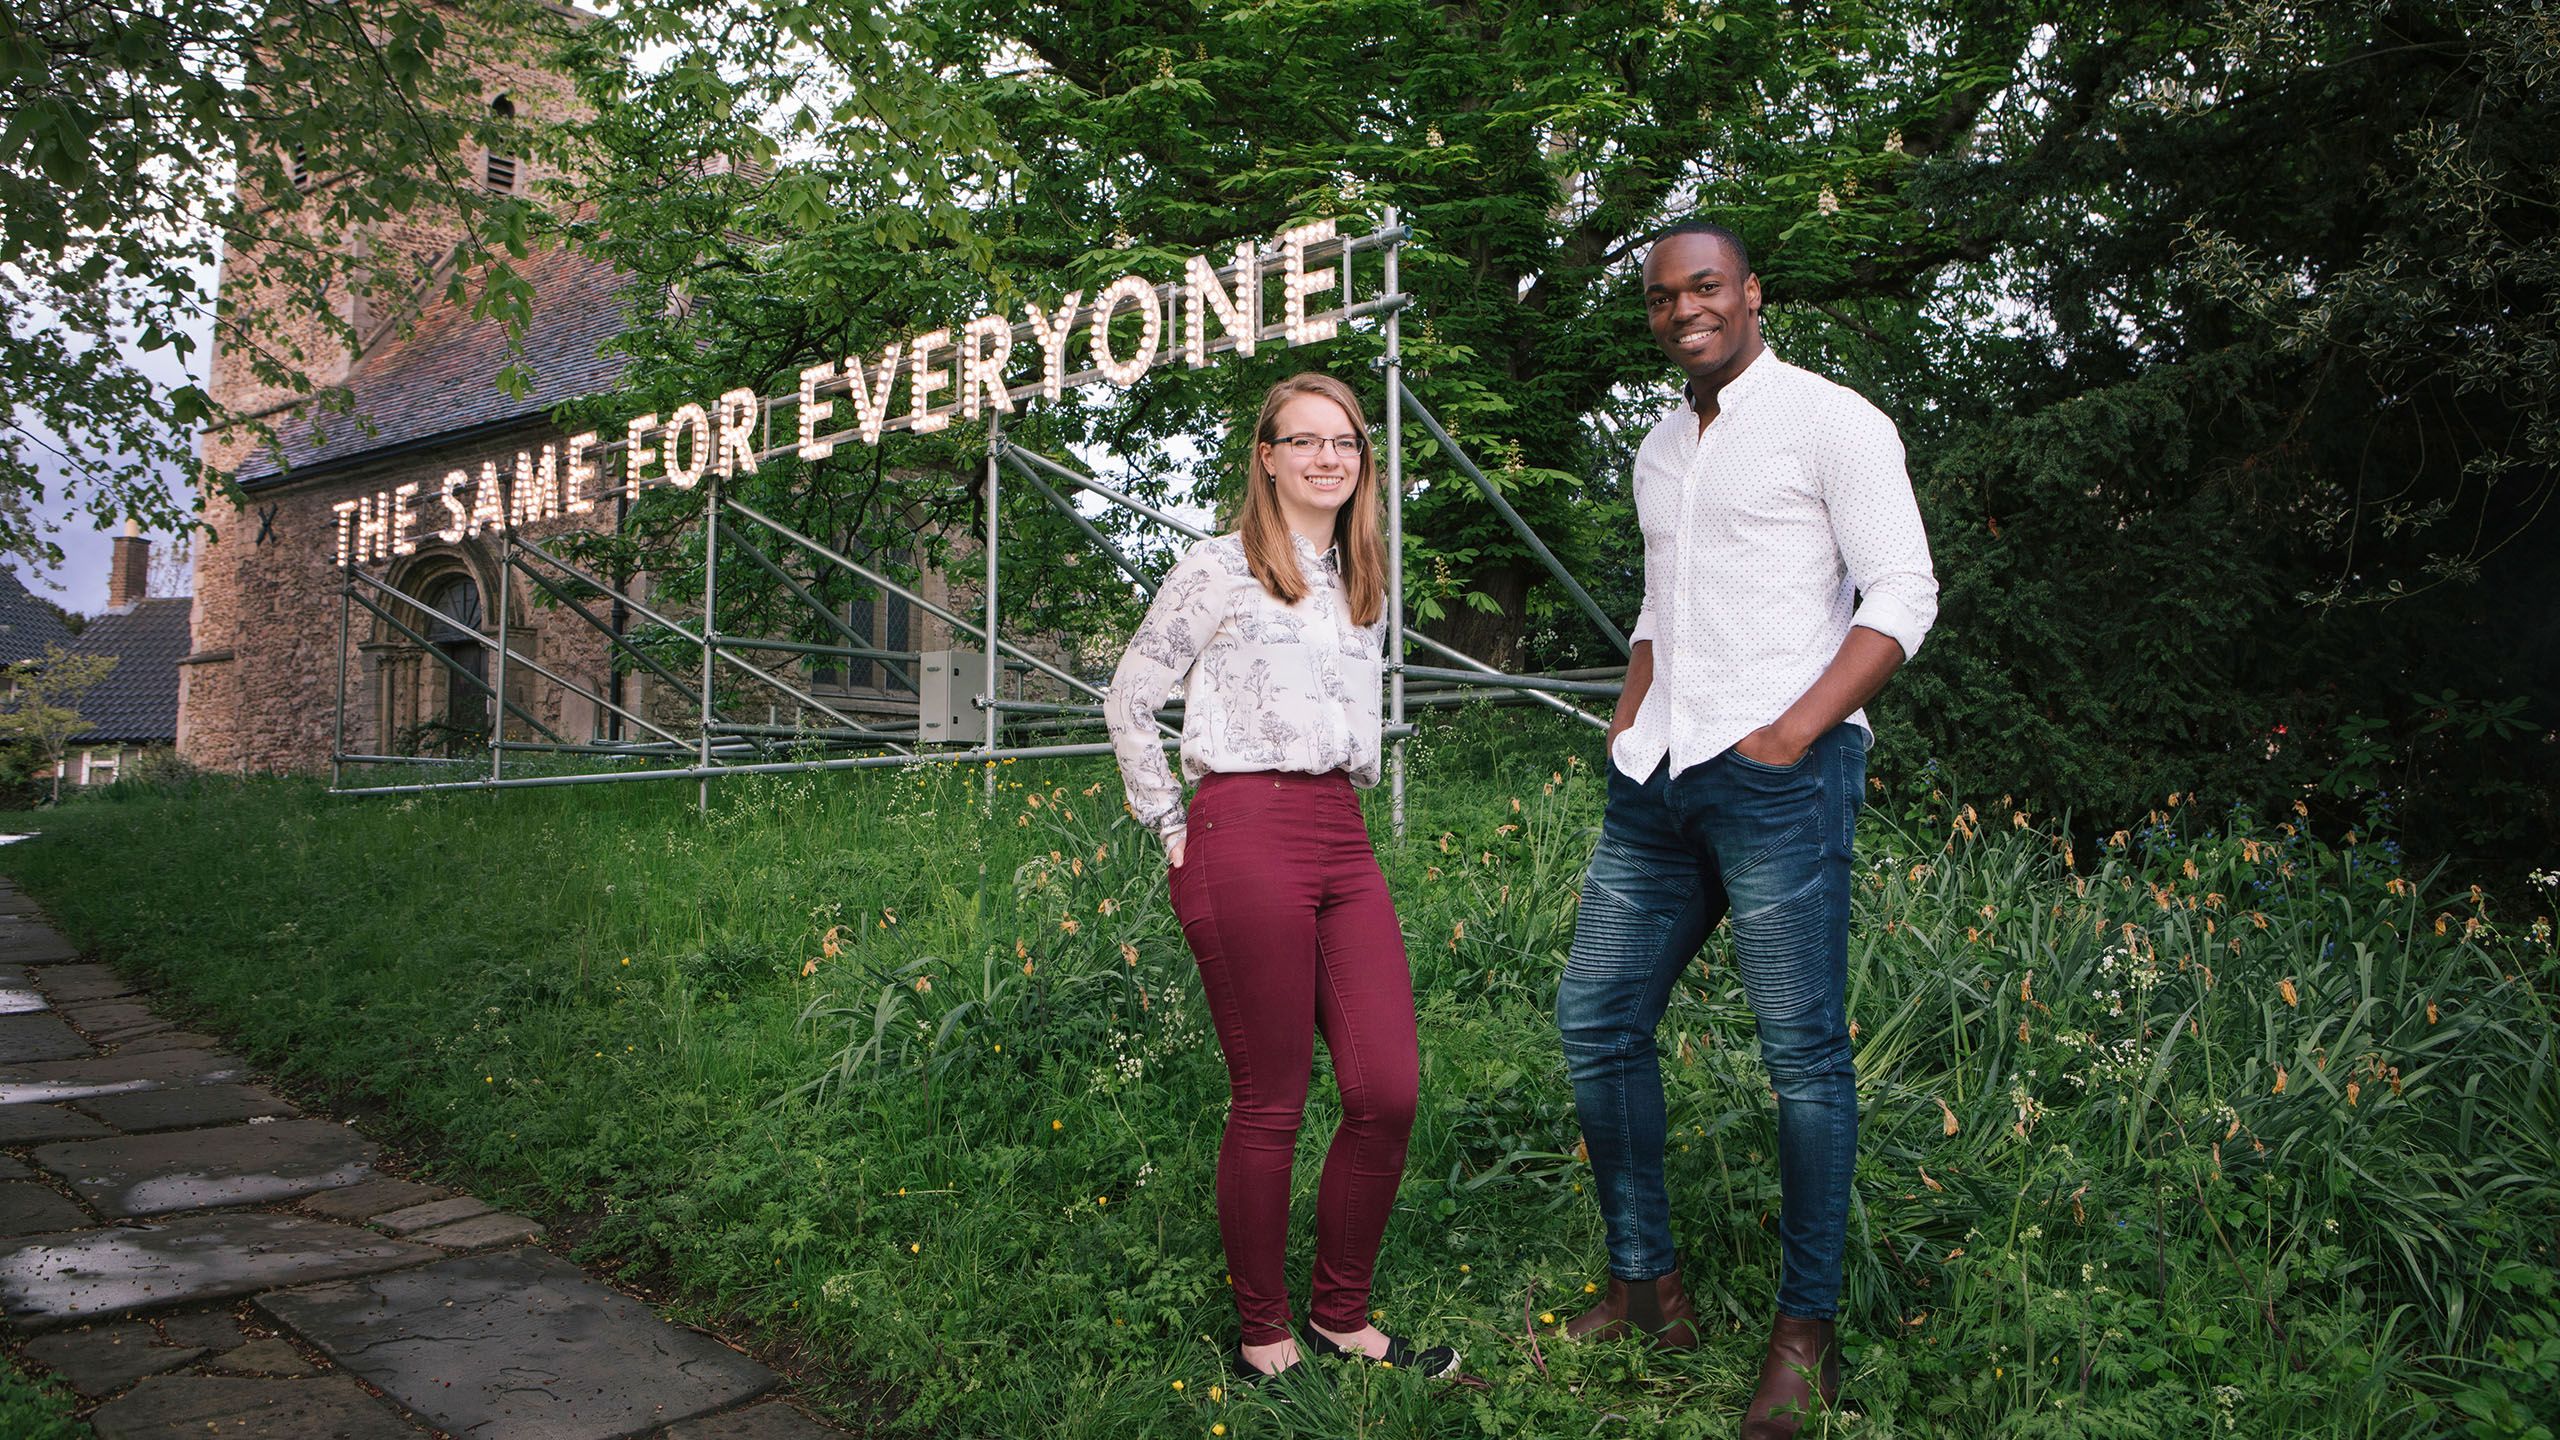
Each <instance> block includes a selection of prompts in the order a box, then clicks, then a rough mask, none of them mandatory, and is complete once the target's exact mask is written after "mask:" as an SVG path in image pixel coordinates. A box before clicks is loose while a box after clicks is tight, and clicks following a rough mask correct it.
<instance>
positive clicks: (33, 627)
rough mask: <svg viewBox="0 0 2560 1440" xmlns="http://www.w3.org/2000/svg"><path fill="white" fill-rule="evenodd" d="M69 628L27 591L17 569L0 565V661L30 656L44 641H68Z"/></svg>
mask: <svg viewBox="0 0 2560 1440" xmlns="http://www.w3.org/2000/svg"><path fill="white" fill-rule="evenodd" d="M70 643H71V629H70V627H69V626H67V625H64V624H63V623H62V617H61V616H59V615H56V614H55V613H53V610H52V608H51V607H49V606H47V605H46V604H45V603H44V602H43V601H41V600H38V599H37V598H36V597H35V595H34V593H33V592H31V591H29V590H28V589H27V587H26V583H25V582H24V581H22V580H20V579H19V578H18V575H17V572H16V571H14V570H11V569H9V568H8V567H7V566H5V565H0V665H14V664H16V663H18V662H19V661H21V660H34V659H37V658H38V657H40V656H42V655H43V654H44V647H46V646H47V645H69V644H70Z"/></svg>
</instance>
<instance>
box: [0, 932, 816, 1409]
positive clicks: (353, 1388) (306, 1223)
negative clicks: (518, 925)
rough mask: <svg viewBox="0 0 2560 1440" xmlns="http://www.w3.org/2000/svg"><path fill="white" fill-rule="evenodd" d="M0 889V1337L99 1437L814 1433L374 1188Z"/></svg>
mask: <svg viewBox="0 0 2560 1440" xmlns="http://www.w3.org/2000/svg"><path fill="white" fill-rule="evenodd" d="M375 1151H376V1147H375V1145H374V1143H373V1142H372V1141H370V1140H367V1139H365V1138H364V1136H362V1135H360V1134H358V1133H357V1132H356V1131H355V1130H354V1129H352V1128H350V1127H349V1126H346V1125H342V1124H338V1123H335V1122H332V1121H328V1120H321V1119H315V1118H313V1117H311V1116H307V1115H304V1114H303V1113H302V1112H300V1111H298V1110H296V1109H295V1108H294V1107H293V1106H292V1105H291V1104H289V1103H287V1102H286V1101H284V1100H283V1099H281V1098H279V1097H277V1096H276V1095H274V1094H272V1093H270V1092H269V1091H267V1090H264V1089H261V1088H260V1087H259V1086H257V1085H256V1084H254V1083H252V1079H251V1077H250V1076H249V1074H248V1073H247V1071H246V1068H245V1067H244V1066H243V1065H242V1063H241V1062H240V1061H239V1060H238V1059H237V1058H235V1057H233V1056H230V1055H226V1054H224V1053H223V1052H222V1050H221V1048H220V1047H219V1046H218V1045H217V1044H216V1043H215V1042H214V1041H213V1040H212V1039H211V1038H209V1037H207V1036H204V1035H198V1034H193V1033H190V1032H188V1031H184V1030H181V1029H179V1028H177V1026H176V1025H175V1024H173V1023H172V1022H170V1021H167V1020H163V1019H161V1018H160V1017H159V1016H157V1015H155V1014H154V1013H152V1009H151V1006H150V1004H149V1003H148V1001H147V1000H146V999H144V998H143V997H141V996H139V995H137V994H136V993H135V987H134V986H132V985H131V984H129V983H127V982H126V981H124V980H123V979H122V978H120V977H119V976H118V975H117V974H116V973H115V972H114V971H113V970H111V969H109V968H108V967H106V966H104V965H97V964H84V963H82V962H81V960H80V957H79V956H78V954H77V953H75V952H74V951H73V950H72V948H71V946H70V945H69V944H67V943H66V942H65V941H64V940H63V938H62V937H61V936H60V935H59V934H57V933H55V932H54V930H53V929H52V928H51V927H49V926H47V925H46V924H45V923H44V922H43V920H42V919H41V918H40V917H39V916H38V915H37V913H36V910H35V907H34V905H33V904H32V903H30V902H29V901H28V900H26V899H25V898H24V897H22V896H20V895H18V894H17V893H16V892H15V891H14V890H12V889H10V888H9V887H8V886H7V884H6V882H0V1343H9V1344H14V1345H15V1347H16V1348H17V1350H18V1351H19V1353H20V1354H21V1355H23V1356H24V1357H25V1359H26V1360H27V1362H29V1364H30V1365H31V1366H32V1367H35V1368H40V1369H44V1370H50V1371H52V1372H54V1373H55V1374H56V1375H58V1376H59V1377H60V1378H61V1379H62V1380H63V1381H64V1382H66V1383H67V1384H69V1385H70V1386H71V1387H72V1388H73V1389H75V1390H77V1391H79V1392H80V1393H81V1394H82V1395H84V1396H87V1397H89V1398H90V1399H91V1400H93V1401H102V1402H103V1403H101V1404H99V1405H98V1407H97V1409H96V1411H95V1412H94V1413H93V1414H91V1415H90V1416H89V1423H90V1425H91V1426H92V1427H93V1428H94V1429H95V1430H96V1431H97V1434H98V1436H99V1440H146V1437H148V1440H176V1437H179V1436H195V1437H200V1436H204V1435H208V1434H215V1435H220V1436H223V1437H226V1440H229V1437H241V1440H417V1437H421V1436H426V1435H447V1436H459V1435H468V1436H472V1437H475V1440H518V1437H521V1440H620V1437H628V1436H650V1437H657V1440H815V1437H822V1436H832V1435H841V1434H843V1433H844V1432H842V1431H840V1430H837V1429H835V1428H834V1427H832V1426H827V1425H822V1424H820V1423H818V1422H817V1421H814V1420H812V1419H810V1418H809V1417H808V1416H806V1415H804V1414H802V1413H801V1412H800V1411H798V1410H796V1409H794V1408H792V1407H791V1406H789V1405H787V1404H785V1403H784V1402H783V1401H781V1400H778V1399H773V1398H768V1396H767V1392H769V1391H771V1390H773V1389H774V1387H775V1386H776V1385H777V1384H779V1383H780V1377H778V1376H776V1375H775V1374H774V1373H773V1372H772V1371H770V1370H768V1369H766V1368H765V1367H764V1366H762V1365H759V1364H757V1363H756V1362H755V1361H753V1360H750V1359H748V1358H747V1357H745V1356H743V1355H740V1354H738V1353H737V1352H736V1351H734V1350H731V1349H730V1348H729V1347H728V1346H726V1345H724V1344H722V1343H720V1342H719V1341H718V1340H715V1339H712V1338H711V1337H709V1336H706V1335H702V1334H700V1333H698V1332H695V1331H692V1330H686V1329H682V1328H679V1327H677V1326H673V1325H670V1324H668V1323H666V1322H665V1321H663V1320H661V1319H659V1318H658V1317H657V1316H656V1315H655V1314H653V1313H651V1311H650V1310H649V1308H648V1307H647V1306H645V1305H643V1304H641V1303H640V1302H639V1301H637V1300H634V1299H632V1298H630V1297H629V1296H626V1295H624V1294H622V1293H620V1292H619V1291H616V1290H614V1289H612V1288H611V1287H609V1286H606V1285H603V1284H600V1283H598V1282H597V1281H595V1280H593V1279H591V1278H589V1277H588V1276H587V1275H586V1274H585V1273H584V1272H583V1271H581V1270H579V1269H578V1267H577V1266H575V1265H572V1264H570V1263H568V1262H567V1261H565V1260H562V1259H559V1258H558V1257H556V1256H554V1255H552V1254H550V1253H549V1252H548V1251H545V1250H541V1249H538V1248H536V1247H535V1246H534V1245H533V1244H532V1243H531V1242H532V1241H535V1240H537V1239H539V1238H540V1237H541V1234H542V1227H541V1226H539V1225H537V1224H535V1223H534V1222H532V1221H531V1220H528V1219H526V1218H524V1217H523V1216H521V1215H503V1214H499V1213H497V1212H496V1211H494V1210H492V1209H491V1208H490V1207H489V1206H487V1205H484V1204H482V1203H481V1202H479V1201H477V1200H475V1199H473V1198H471V1197H470V1196H468V1195H457V1194H455V1193H453V1192H452V1191H450V1190H444V1189H440V1188H437V1187H435V1186H431V1185H420V1184H416V1183H413V1182H411V1181H408V1180H401V1179H394V1178H391V1177H388V1176H384V1175H380V1174H377V1173H376V1172H375V1171H374V1168H373V1163H374V1159H375Z"/></svg>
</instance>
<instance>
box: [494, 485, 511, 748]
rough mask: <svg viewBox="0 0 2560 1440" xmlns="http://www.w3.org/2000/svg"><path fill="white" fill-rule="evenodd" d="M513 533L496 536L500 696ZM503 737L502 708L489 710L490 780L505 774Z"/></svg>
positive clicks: (503, 684) (504, 669)
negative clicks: (510, 547) (509, 557)
mask: <svg viewBox="0 0 2560 1440" xmlns="http://www.w3.org/2000/svg"><path fill="white" fill-rule="evenodd" d="M502 503H503V502H502ZM514 534H515V531H514V529H513V528H509V529H508V530H506V531H505V532H504V533H502V534H501V535H500V536H499V537H498V655H497V660H496V662H495V663H496V666H497V671H498V683H497V686H496V693H497V694H498V695H499V696H500V697H501V698H503V697H504V696H505V695H506V693H507V592H508V591H510V590H513V589H514V588H516V587H514V586H513V585H510V584H508V583H507V561H506V554H507V546H508V545H509V544H510V543H511V537H512V536H513V535H514ZM506 738H507V719H506V711H505V710H504V709H493V710H492V711H490V713H489V778H490V779H491V780H492V781H497V780H504V779H506V778H507V760H506V755H507V752H506V750H505V749H504V748H503V742H504V741H505V740H506Z"/></svg>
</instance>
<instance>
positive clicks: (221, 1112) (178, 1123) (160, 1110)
mask: <svg viewBox="0 0 2560 1440" xmlns="http://www.w3.org/2000/svg"><path fill="white" fill-rule="evenodd" d="M71 1108H72V1109H74V1110H77V1111H79V1112H80V1113H81V1114H83V1115H87V1116H90V1117H92V1118H93V1119H98V1120H103V1121H105V1122H106V1123H107V1124H109V1125H112V1126H114V1127H115V1128H117V1129H118V1130H121V1131H123V1132H125V1133H126V1134H128V1135H147V1134H149V1133H150V1132H152V1131H154V1130H186V1129H193V1128H195V1127H197V1126H203V1125H236V1124H239V1123H240V1122H241V1121H244V1120H254V1119H258V1118H261V1117H268V1116H283V1115H291V1114H293V1113H294V1108H293V1106H292V1105H290V1104H288V1103H286V1101H285V1100H284V1098H283V1097H282V1096H279V1095H276V1094H274V1093H273V1092H271V1091H267V1090H262V1089H260V1088H258V1087H257V1086H255V1085H189V1086H187V1087H185V1088H184V1089H180V1090H135V1091H130V1092H128V1093H126V1094H122V1095H92V1096H90V1097H88V1098H87V1099H84V1100H75V1101H73V1102H72V1103H71Z"/></svg>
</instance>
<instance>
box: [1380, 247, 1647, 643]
mask: <svg viewBox="0 0 2560 1440" xmlns="http://www.w3.org/2000/svg"><path fill="white" fill-rule="evenodd" d="M1388 256H1389V258H1388V260H1387V264H1388V265H1390V266H1392V265H1394V264H1395V260H1394V258H1393V257H1394V252H1393V251H1389V252H1388ZM1387 324H1388V326H1389V327H1390V329H1391V331H1392V327H1393V326H1394V325H1395V317H1394V316H1392V315H1390V316H1388V317H1387ZM1389 343H1390V344H1392V343H1393V342H1392V341H1390V342H1389ZM1389 389H1390V391H1391V393H1390V394H1389V395H1388V397H1387V424H1388V425H1390V426H1393V425H1394V424H1395V417H1396V411H1397V409H1398V408H1399V407H1398V404H1397V402H1398V401H1399V400H1401V401H1402V402H1403V406H1402V408H1407V409H1410V410H1412V411H1413V418H1414V419H1416V420H1419V421H1421V422H1422V427H1423V428H1424V429H1426V430H1428V431H1430V432H1431V438H1432V439H1434V440H1437V441H1439V442H1440V449H1441V451H1442V452H1443V453H1445V454H1446V455H1447V456H1448V457H1449V460H1450V463H1452V464H1454V465H1456V466H1457V467H1458V469H1459V470H1460V471H1462V472H1464V473H1465V475H1466V477H1467V478H1468V479H1470V480H1472V481H1474V482H1475V484H1476V491H1477V493H1478V494H1481V495H1483V496H1484V502H1485V503H1486V504H1487V505H1490V506H1492V507H1493V513H1495V514H1496V515H1499V516H1501V517H1502V518H1503V520H1504V521H1506V522H1507V523H1509V525H1510V526H1511V530H1512V533H1513V534H1515V535H1518V536H1519V537H1520V541H1521V543H1522V544H1524V545H1527V546H1528V547H1529V553H1531V554H1533V555H1535V556H1537V557H1538V562H1539V563H1540V564H1542V565H1544V566H1546V567H1547V573H1548V574H1550V575H1553V576H1554V577H1556V582H1557V583H1558V584H1560V585H1562V586H1564V588H1565V593H1566V594H1568V595H1571V596H1572V597H1573V603H1574V604H1576V605H1578V606H1580V607H1581V609H1582V613H1583V614H1584V615H1585V616H1587V617H1589V619H1590V621H1591V623H1592V624H1594V625H1597V626H1599V627H1600V633H1601V634H1603V635H1606V636H1608V637H1609V643H1610V644H1612V645H1615V646H1617V647H1618V653H1619V654H1621V655H1628V654H1632V653H1633V650H1632V648H1631V647H1630V646H1629V645H1628V644H1627V637H1626V635H1625V633H1624V632H1622V631H1620V630H1619V629H1618V627H1617V625H1616V624H1615V623H1614V622H1612V621H1611V620H1610V619H1609V612H1608V611H1606V610H1603V609H1601V608H1600V602H1599V601H1597V600H1594V599H1592V598H1591V592H1589V591H1587V590H1585V589H1583V588H1582V582H1581V581H1579V580H1576V579H1574V578H1573V572H1572V571H1570V570H1567V569H1566V568H1564V562H1563V561H1561V560H1558V559H1557V558H1556V552H1554V551H1553V550H1550V549H1548V548H1547V542H1546V541H1544V540H1541V539H1539V538H1538V532H1537V531H1535V530H1532V529H1530V528H1529V522H1528V521H1527V520H1524V519H1522V518H1521V516H1520V512H1519V511H1517V510H1514V509H1512V508H1511V502H1510V501H1508V500H1505V499H1503V498H1502V492H1501V491H1500V490H1497V489H1495V488H1494V485H1493V482H1492V481H1490V480H1488V479H1486V478H1485V476H1484V472H1483V471H1482V470H1479V469H1477V468H1476V462H1475V461H1473V460H1470V459H1468V458H1467V452H1466V451H1464V450H1461V449H1459V448H1458V442H1457V441H1455V440H1453V439H1451V438H1449V432H1448V431H1446V430H1444V429H1442V428H1440V421H1439V419H1438V418H1437V417H1435V416H1434V415H1433V414H1432V413H1431V412H1430V411H1429V410H1427V409H1425V408H1424V407H1423V404H1422V400H1421V397H1419V396H1417V395H1415V394H1414V393H1413V392H1412V391H1411V390H1408V389H1406V388H1405V386H1404V382H1403V381H1402V380H1401V379H1399V380H1396V381H1394V382H1392V383H1391V385H1390V386H1389Z"/></svg>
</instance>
